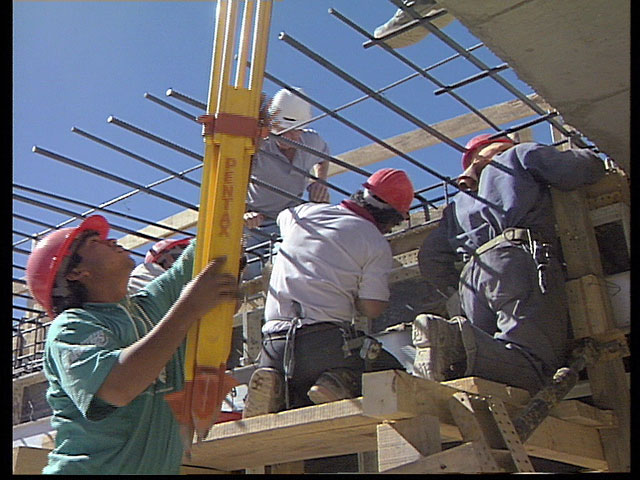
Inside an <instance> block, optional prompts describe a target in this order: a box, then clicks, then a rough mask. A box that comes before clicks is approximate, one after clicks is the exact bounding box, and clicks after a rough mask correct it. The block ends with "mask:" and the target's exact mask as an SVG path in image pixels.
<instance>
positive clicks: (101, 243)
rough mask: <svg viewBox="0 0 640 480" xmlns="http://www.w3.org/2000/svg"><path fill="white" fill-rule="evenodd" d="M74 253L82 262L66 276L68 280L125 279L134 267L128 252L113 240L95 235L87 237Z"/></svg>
mask: <svg viewBox="0 0 640 480" xmlns="http://www.w3.org/2000/svg"><path fill="white" fill-rule="evenodd" d="M76 253H77V254H78V255H80V257H81V258H82V261H81V262H80V263H79V264H78V265H77V266H76V267H75V268H74V269H73V270H72V272H71V273H70V274H69V275H67V278H68V279H69V280H80V281H82V279H83V278H85V279H86V278H88V277H91V279H109V278H112V277H114V278H119V277H120V276H123V277H125V278H126V277H128V276H129V274H130V273H131V270H132V269H133V267H134V265H135V262H134V261H133V259H132V258H131V257H130V256H129V251H128V250H125V249H124V248H122V247H121V246H120V245H118V244H117V243H116V241H115V239H112V238H111V239H109V238H107V239H104V240H103V239H101V238H100V236H99V235H98V234H97V233H96V234H95V235H91V236H89V237H87V239H86V240H85V241H84V242H83V244H82V245H81V246H80V247H79V248H78V249H77V250H76Z"/></svg>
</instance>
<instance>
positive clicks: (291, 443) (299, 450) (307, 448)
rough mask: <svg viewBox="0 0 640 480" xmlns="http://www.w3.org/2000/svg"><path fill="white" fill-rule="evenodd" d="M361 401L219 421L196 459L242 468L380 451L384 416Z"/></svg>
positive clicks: (211, 464) (193, 460)
mask: <svg viewBox="0 0 640 480" xmlns="http://www.w3.org/2000/svg"><path fill="white" fill-rule="evenodd" d="M361 405H362V399H361V398H355V399H349V400H341V401H339V402H332V403H329V404H324V405H316V406H311V407H305V408H299V409H295V410H289V411H284V412H279V413H273V414H269V415H261V416H258V417H252V418H249V419H246V420H237V421H233V422H225V423H222V424H218V425H214V426H213V428H212V429H211V431H210V432H209V434H208V435H207V437H206V439H205V440H204V441H203V442H201V443H198V444H196V445H194V446H193V451H192V456H191V460H190V464H192V465H202V466H209V467H213V468H219V469H221V470H239V469H243V468H248V467H252V466H259V465H273V464H276V463H286V462H294V461H298V460H303V459H310V458H321V457H330V456H334V455H344V454H349V453H358V452H365V451H371V450H375V449H376V425H377V424H378V423H379V421H378V420H377V419H374V418H371V417H367V416H365V415H363V414H362V407H361Z"/></svg>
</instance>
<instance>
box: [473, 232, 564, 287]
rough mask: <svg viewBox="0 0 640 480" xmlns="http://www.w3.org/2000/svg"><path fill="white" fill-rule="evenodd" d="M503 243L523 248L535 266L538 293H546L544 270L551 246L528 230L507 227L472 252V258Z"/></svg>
mask: <svg viewBox="0 0 640 480" xmlns="http://www.w3.org/2000/svg"><path fill="white" fill-rule="evenodd" d="M503 243H509V244H511V245H524V246H525V248H526V250H527V251H528V252H529V253H530V254H531V257H532V258H533V261H534V263H535V265H536V270H537V272H538V287H539V288H540V292H542V294H543V295H544V294H545V293H547V278H546V269H547V266H548V265H549V258H550V256H551V245H550V244H549V243H548V242H545V241H544V240H541V239H539V238H536V235H535V234H534V233H533V232H532V231H531V230H529V229H528V228H516V227H509V228H506V229H505V230H504V232H502V233H501V234H500V235H498V236H496V237H494V238H492V239H491V240H489V241H488V242H486V243H483V244H482V245H480V246H479V247H478V248H477V249H476V251H475V252H473V256H480V255H482V254H483V253H484V252H486V251H488V250H491V249H492V248H494V247H497V246H498V245H500V244H503Z"/></svg>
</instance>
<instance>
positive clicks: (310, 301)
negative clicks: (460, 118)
mask: <svg viewBox="0 0 640 480" xmlns="http://www.w3.org/2000/svg"><path fill="white" fill-rule="evenodd" d="M363 187H364V189H363V190H359V191H358V192H356V193H355V194H353V195H352V196H351V198H350V199H348V200H345V201H343V202H342V203H341V204H339V205H328V204H305V205H300V206H297V207H294V208H290V209H288V210H284V211H283V212H281V213H280V214H279V215H278V226H279V227H280V232H281V234H282V245H281V247H280V251H279V253H278V255H277V257H276V259H275V262H274V265H273V271H272V274H271V279H270V282H269V291H268V295H267V300H266V304H265V320H266V321H265V324H264V326H263V328H262V333H263V345H262V350H261V352H260V362H259V368H258V369H257V370H256V371H255V372H254V373H253V375H252V377H251V380H250V381H249V389H248V395H247V399H246V402H245V409H244V414H243V416H244V418H248V417H252V416H255V415H261V414H265V413H271V412H277V411H279V410H282V409H283V408H297V407H302V406H307V405H312V404H313V403H316V404H318V403H324V402H328V401H335V400H341V399H344V398H353V397H356V396H358V395H360V394H361V389H362V373H363V372H365V371H375V370H383V369H390V368H402V367H401V365H400V363H399V362H398V361H397V360H395V358H394V357H393V356H391V355H390V354H389V353H388V352H385V351H384V350H381V349H380V345H379V344H378V343H377V342H376V341H375V340H374V339H373V338H371V337H368V336H367V335H365V334H364V333H363V332H360V331H356V330H355V328H354V327H353V324H352V321H353V319H354V318H355V317H356V316H358V315H365V316H367V317H368V318H370V319H372V318H375V317H377V316H378V315H380V314H381V313H382V312H383V311H384V309H385V308H386V306H387V303H388V300H389V285H388V276H389V273H390V271H391V268H392V254H391V247H390V245H389V242H388V241H387V240H386V239H385V237H384V233H388V232H389V231H390V230H391V228H392V227H393V226H395V225H398V224H399V223H400V222H402V220H403V219H405V218H406V217H407V216H408V214H409V207H410V204H411V201H412V199H413V185H412V184H411V181H410V180H409V178H408V177H407V175H406V173H405V172H403V171H402V170H396V169H391V168H385V169H381V170H378V171H377V172H375V173H374V174H373V175H371V176H370V177H369V178H368V179H367V181H366V182H365V183H364V184H363Z"/></svg>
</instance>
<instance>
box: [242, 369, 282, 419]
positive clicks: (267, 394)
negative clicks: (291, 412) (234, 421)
mask: <svg viewBox="0 0 640 480" xmlns="http://www.w3.org/2000/svg"><path fill="white" fill-rule="evenodd" d="M283 408H284V379H283V378H282V375H281V374H280V372H278V371H277V370H276V369H275V368H268V367H261V368H258V369H257V370H256V371H255V372H253V374H252V375H251V379H250V380H249V388H248V391H247V398H246V400H245V402H244V411H243V412H242V418H249V417H255V416H256V415H264V414H267V413H274V412H279V411H280V410H282V409H283Z"/></svg>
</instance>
